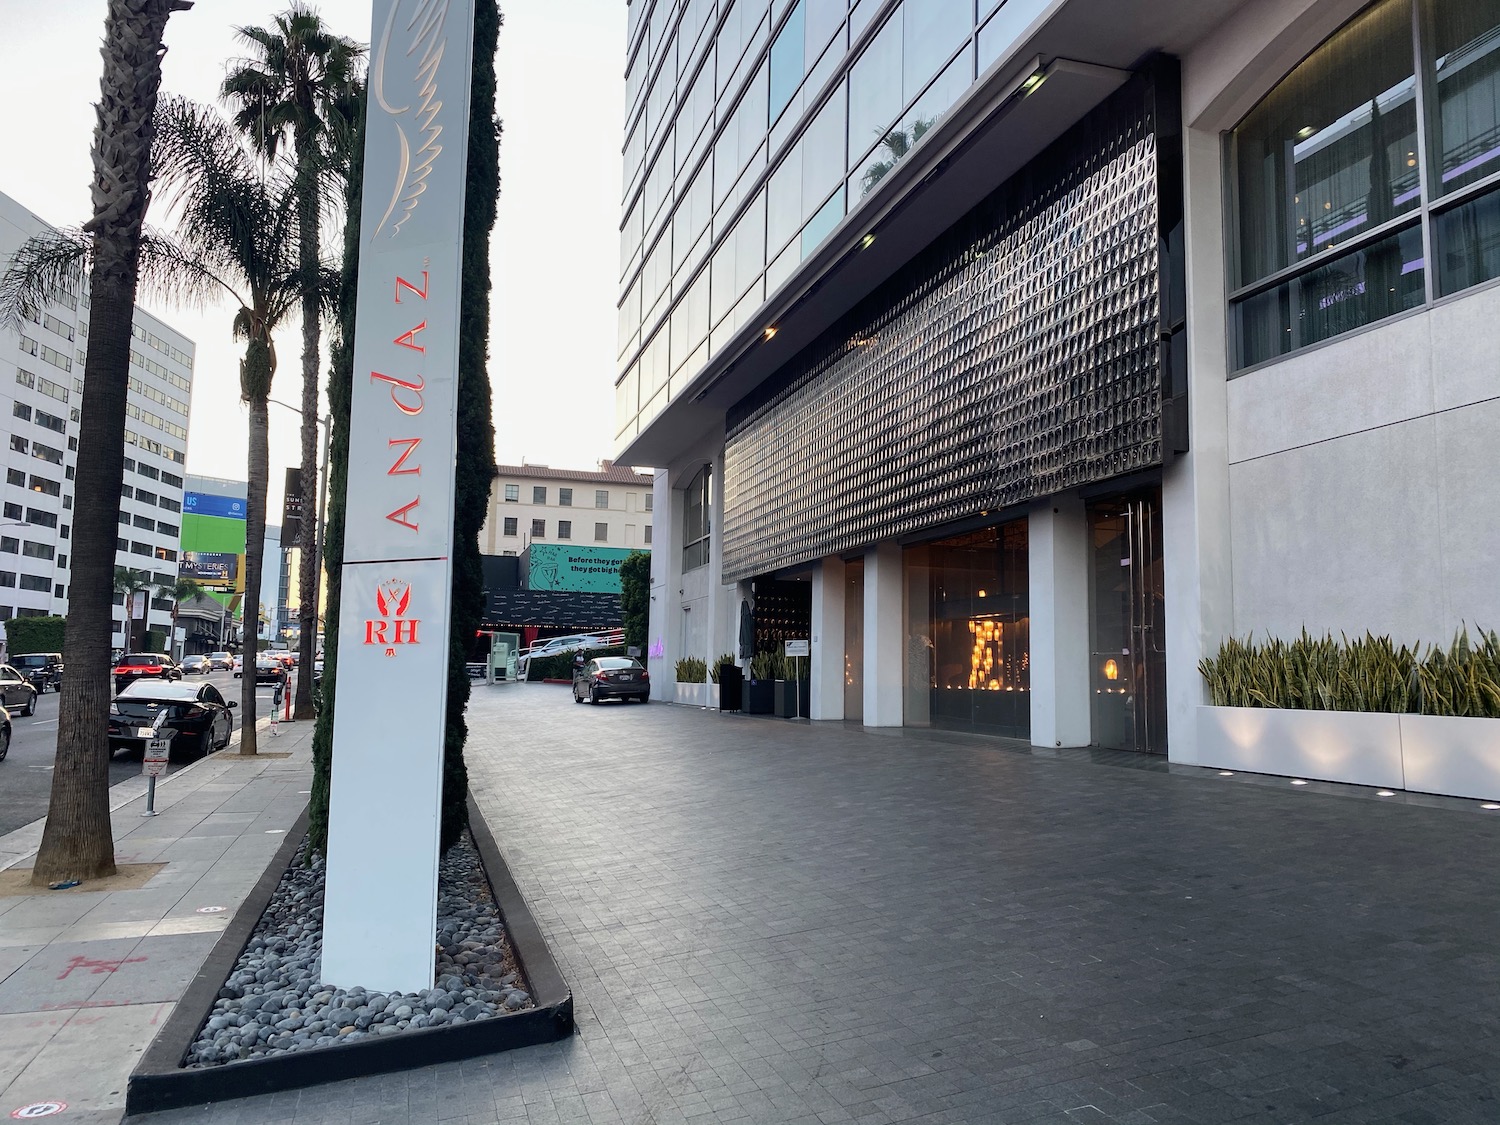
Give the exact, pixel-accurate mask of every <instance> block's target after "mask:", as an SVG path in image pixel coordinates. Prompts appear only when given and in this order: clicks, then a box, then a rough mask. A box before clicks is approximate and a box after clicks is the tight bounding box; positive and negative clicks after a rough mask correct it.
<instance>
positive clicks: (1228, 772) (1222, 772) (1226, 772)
mask: <svg viewBox="0 0 1500 1125" xmlns="http://www.w3.org/2000/svg"><path fill="white" fill-rule="evenodd" d="M1219 776H1220V777H1233V776H1234V771H1233V770H1220V771H1219Z"/></svg>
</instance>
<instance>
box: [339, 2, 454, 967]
mask: <svg viewBox="0 0 1500 1125" xmlns="http://www.w3.org/2000/svg"><path fill="white" fill-rule="evenodd" d="M473 42H474V6H473V2H472V0H375V3H374V22H373V30H372V33H371V36H370V78H369V81H370V98H369V111H368V119H367V123H366V129H365V169H364V190H363V198H362V203H361V210H360V257H359V302H358V305H357V308H356V310H355V329H354V396H353V402H352V411H351V417H350V439H349V488H348V499H347V515H346V524H345V538H344V565H343V593H342V596H341V597H340V599H339V634H338V680H339V689H338V692H337V701H336V703H335V706H334V715H333V778H332V795H331V800H330V805H329V817H328V882H327V891H326V895H325V900H324V907H323V964H322V979H323V980H324V981H326V982H329V983H332V984H336V985H339V986H341V987H345V988H349V987H353V986H355V985H362V986H364V987H365V988H368V989H371V990H380V991H383V992H413V991H417V990H420V989H425V988H431V987H432V983H433V946H434V941H435V938H436V929H437V924H436V922H437V864H438V829H439V826H440V821H441V815H442V795H443V727H444V716H445V711H446V707H447V697H448V687H447V685H448V628H449V609H450V601H451V596H452V574H453V564H452V557H451V556H452V546H453V479H454V465H455V448H456V443H457V416H458V410H457V407H458V312H459V304H460V301H461V299H462V292H461V290H460V272H461V266H462V258H463V217H464V183H465V165H466V160H467V155H468V152H467V150H468V125H469V88H470V84H471V56H472V55H473Z"/></svg>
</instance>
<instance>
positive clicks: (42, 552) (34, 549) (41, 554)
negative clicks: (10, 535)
mask: <svg viewBox="0 0 1500 1125" xmlns="http://www.w3.org/2000/svg"><path fill="white" fill-rule="evenodd" d="M21 554H23V555H25V556H26V557H27V558H29V559H49V560H50V559H52V558H54V557H55V556H56V554H57V550H56V548H54V547H53V546H52V544H51V543H33V542H32V541H31V540H29V539H28V540H27V541H26V542H24V543H22V544H21Z"/></svg>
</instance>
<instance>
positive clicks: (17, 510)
mask: <svg viewBox="0 0 1500 1125" xmlns="http://www.w3.org/2000/svg"><path fill="white" fill-rule="evenodd" d="M5 518H6V519H8V520H19V519H20V518H21V505H19V504H6V505H5Z"/></svg>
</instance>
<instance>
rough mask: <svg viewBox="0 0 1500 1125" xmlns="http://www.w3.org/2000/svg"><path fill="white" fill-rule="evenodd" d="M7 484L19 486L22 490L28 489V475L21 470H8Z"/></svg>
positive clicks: (6, 472) (6, 471) (6, 474)
mask: <svg viewBox="0 0 1500 1125" xmlns="http://www.w3.org/2000/svg"><path fill="white" fill-rule="evenodd" d="M5 483H6V484H14V485H18V486H19V487H21V488H25V487H26V474H25V473H23V472H22V471H21V470H20V469H6V470H5Z"/></svg>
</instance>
